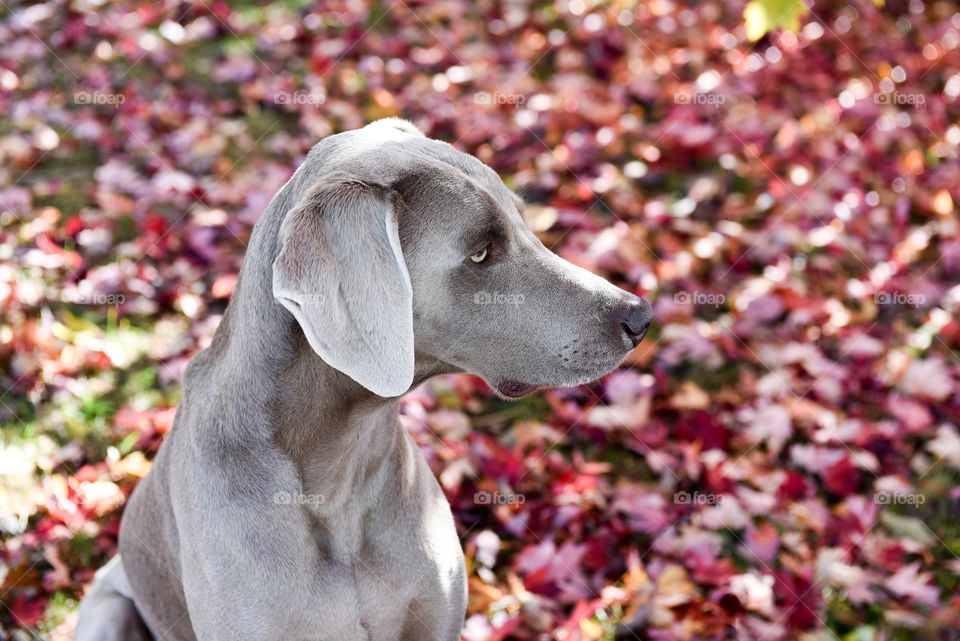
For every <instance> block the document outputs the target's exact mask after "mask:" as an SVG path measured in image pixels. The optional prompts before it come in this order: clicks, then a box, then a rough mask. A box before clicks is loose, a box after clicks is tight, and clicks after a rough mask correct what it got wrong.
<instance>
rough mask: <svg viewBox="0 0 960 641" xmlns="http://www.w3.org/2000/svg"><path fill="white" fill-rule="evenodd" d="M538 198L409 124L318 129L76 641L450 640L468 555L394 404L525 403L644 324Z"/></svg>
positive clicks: (595, 367)
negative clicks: (461, 393)
mask: <svg viewBox="0 0 960 641" xmlns="http://www.w3.org/2000/svg"><path fill="white" fill-rule="evenodd" d="M523 206H524V205H523V202H522V201H521V200H520V199H519V198H517V197H516V196H515V195H514V194H513V193H512V192H511V191H510V190H509V189H507V187H506V186H505V185H504V184H503V183H502V182H501V181H500V179H499V178H498V177H497V175H496V174H495V173H494V172H493V171H492V170H491V169H490V168H488V167H487V166H485V165H484V164H483V163H481V162H480V161H479V160H477V159H476V158H473V157H472V156H468V155H466V154H463V153H461V152H459V151H457V150H456V149H454V148H453V147H452V146H450V145H448V144H447V143H444V142H439V141H436V140H431V139H429V138H426V137H425V136H424V135H423V134H422V133H421V132H420V131H419V130H418V129H416V128H415V127H414V126H413V125H411V124H410V123H408V122H406V121H403V120H399V119H394V118H390V119H386V120H380V121H378V122H375V123H373V124H371V125H368V126H366V127H364V128H363V129H359V130H356V131H348V132H346V133H341V134H337V135H334V136H330V137H329V138H326V139H324V140H323V141H321V142H320V143H319V144H317V145H316V146H315V147H314V148H313V150H312V151H311V152H310V154H309V155H308V156H307V159H306V161H305V162H304V163H303V165H302V166H301V167H300V168H299V170H298V171H297V172H296V174H295V175H294V176H293V178H291V179H290V181H289V182H288V183H287V184H286V185H284V187H283V188H282V189H281V190H280V192H279V193H278V194H277V195H276V196H275V197H274V199H273V201H272V202H271V203H270V206H269V208H268V209H267V211H266V212H265V213H264V214H263V216H262V217H261V218H260V220H259V222H258V223H257V224H256V226H255V228H254V230H253V236H252V238H251V239H250V246H249V248H248V251H247V255H246V260H245V261H244V264H243V269H242V270H241V273H240V278H239V281H238V282H237V287H236V290H235V291H234V294H233V298H232V300H231V301H230V305H229V307H228V308H227V311H226V313H225V314H224V316H223V320H222V321H221V323H220V327H219V328H218V329H217V332H216V335H215V336H214V337H213V341H212V343H211V345H210V347H209V348H208V349H206V350H204V351H202V352H201V353H199V354H198V355H197V356H196V357H195V358H194V359H193V361H192V362H191V363H190V365H189V367H188V368H187V371H186V374H185V375H184V380H183V400H182V401H181V403H180V407H179V409H178V411H177V415H176V420H175V422H174V427H173V430H171V432H170V434H169V435H168V436H167V438H166V440H165V442H164V443H163V446H162V447H161V448H160V451H159V453H158V454H157V457H156V460H155V461H154V463H153V469H152V470H151V471H150V474H148V475H147V477H146V478H145V479H144V480H143V481H142V482H141V483H140V485H139V486H138V487H137V489H136V491H135V492H134V494H133V496H132V497H131V499H130V502H129V504H128V505H127V508H126V512H125V514H124V516H123V523H122V526H121V530H120V554H119V556H117V557H115V558H114V559H113V560H112V561H111V562H110V563H109V564H107V566H105V567H104V568H103V569H102V570H101V571H100V572H99V573H98V578H97V579H96V581H95V582H94V585H93V588H92V589H91V591H90V592H89V593H88V595H87V596H86V597H85V598H84V600H83V602H82V604H81V606H80V616H79V625H78V628H77V632H76V640H77V641H113V640H121V639H122V640H125V641H133V640H141V639H143V640H149V639H156V640H157V641H163V640H168V639H169V640H173V641H194V640H196V639H201V640H204V641H214V640H216V641H268V640H271V641H272V640H277V641H281V640H282V641H304V640H310V641H360V640H375V641H434V640H435V641H454V640H456V639H458V638H459V636H460V629H461V626H462V624H463V619H464V612H465V609H466V602H467V580H466V570H465V566H464V558H463V552H462V550H461V547H460V541H459V538H458V536H457V531H456V529H455V528H454V523H453V518H452V516H451V513H450V507H449V505H448V504H447V501H446V499H445V497H444V495H443V492H442V491H441V489H440V485H439V484H438V483H437V481H436V479H435V478H434V477H433V474H432V473H431V471H430V468H429V467H428V466H427V463H426V461H425V460H424V459H423V457H422V455H421V454H420V452H419V450H418V448H417V445H416V444H415V443H414V441H413V440H412V439H411V437H410V436H409V435H408V434H407V433H406V432H405V431H404V430H403V428H402V427H401V425H400V422H399V419H398V412H399V405H400V396H402V395H403V394H404V393H405V392H407V391H408V390H410V389H411V388H412V387H414V386H416V385H418V384H420V383H422V382H423V381H425V380H427V379H428V378H430V377H431V376H435V375H437V374H445V373H454V372H472V373H474V374H477V375H479V376H481V377H483V379H484V380H486V381H487V382H488V383H489V384H490V386H491V387H492V388H493V389H495V390H497V391H498V393H499V394H500V395H502V396H504V397H511V398H515V397H520V396H524V395H526V394H528V393H530V392H532V391H533V390H535V389H537V388H540V387H550V386H573V385H579V384H581V383H585V382H587V381H591V380H594V379H596V378H598V377H600V376H602V375H603V374H605V373H607V372H609V371H611V370H613V369H614V368H616V367H617V366H618V365H619V364H620V363H621V361H622V360H623V359H624V357H625V356H626V355H627V354H628V353H629V352H630V350H632V349H633V348H634V347H635V346H636V345H637V343H639V342H640V341H641V340H642V339H643V337H644V335H645V334H646V332H647V328H648V326H649V324H650V320H651V317H652V311H651V308H650V306H649V305H648V304H647V303H646V302H645V301H643V300H641V299H640V298H637V297H636V296H633V295H632V294H630V293H628V292H626V291H623V290H621V289H618V288H616V287H614V286H613V285H611V284H610V283H608V282H607V281H605V280H603V279H602V278H599V277H598V276H595V275H594V274H591V273H590V272H588V271H587V270H584V269H582V268H580V267H577V266H575V265H573V264H571V263H569V262H567V261H564V260H562V259H561V258H559V257H558V256H556V255H554V254H553V253H551V252H550V251H549V250H547V249H546V248H545V247H544V246H543V245H542V244H541V243H540V242H539V240H537V238H536V237H535V236H534V235H533V233H531V232H530V230H529V229H527V227H526V226H525V225H524V222H523V218H522V215H521V212H522V209H523ZM121 559H122V560H121Z"/></svg>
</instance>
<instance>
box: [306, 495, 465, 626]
mask: <svg viewBox="0 0 960 641" xmlns="http://www.w3.org/2000/svg"><path fill="white" fill-rule="evenodd" d="M431 480H432V479H431ZM437 489H438V490H439V488H437ZM419 507H420V511H421V513H420V514H419V515H418V517H417V518H415V519H404V520H403V522H402V523H398V522H393V523H385V522H383V520H381V519H373V521H372V522H370V521H367V522H361V523H357V524H351V523H350V522H349V521H344V520H342V519H341V520H338V521H337V522H336V524H335V525H331V526H328V527H320V528H317V529H316V530H315V531H314V541H315V543H316V545H317V551H318V556H319V558H320V559H321V563H322V564H324V565H325V566H326V567H324V568H322V569H321V572H320V577H323V578H321V579H319V580H320V581H322V584H321V585H320V586H319V588H320V591H321V592H322V593H325V594H330V593H331V592H335V593H337V595H338V596H337V597H336V600H337V602H338V603H344V604H350V606H348V607H347V608H345V611H344V614H345V615H346V620H344V621H343V622H342V623H343V624H344V626H345V628H346V629H352V630H354V631H355V633H354V634H356V635H357V637H356V638H361V639H362V638H366V639H370V640H375V641H404V640H406V639H411V640H413V639H416V640H417V641H422V639H424V638H430V639H439V640H440V641H446V639H456V638H458V636H459V629H460V625H461V624H462V622H463V613H464V608H465V605H466V602H465V599H466V571H465V566H464V559H463V552H462V549H461V546H460V540H459V537H458V536H457V534H456V529H455V527H454V524H453V519H452V516H451V514H450V508H449V506H448V504H447V503H446V500H445V499H443V497H442V494H440V493H439V492H438V493H437V495H434V496H432V497H430V498H429V499H427V500H426V501H424V503H422V504H421V505H420V506H419ZM332 577H336V579H335V582H331V578H332ZM344 595H349V597H348V598H346V599H344V598H343V596H344ZM344 638H349V637H347V636H345V637H344Z"/></svg>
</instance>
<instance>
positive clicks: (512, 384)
mask: <svg viewBox="0 0 960 641" xmlns="http://www.w3.org/2000/svg"><path fill="white" fill-rule="evenodd" d="M539 387H540V386H539V385H530V384H529V383H521V382H519V381H501V382H500V383H498V384H497V391H499V392H500V393H501V394H503V395H504V396H507V397H509V398H520V397H521V396H526V395H527V394H529V393H530V392H532V391H534V390H536V389H538V388H539Z"/></svg>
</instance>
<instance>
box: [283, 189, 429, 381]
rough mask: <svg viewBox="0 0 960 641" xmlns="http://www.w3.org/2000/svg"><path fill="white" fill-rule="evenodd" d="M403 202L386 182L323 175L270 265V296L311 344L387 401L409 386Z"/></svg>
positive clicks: (287, 226) (409, 304)
mask: <svg viewBox="0 0 960 641" xmlns="http://www.w3.org/2000/svg"><path fill="white" fill-rule="evenodd" d="M397 204H398V197H397V196H396V194H395V193H394V192H393V191H391V190H390V189H389V188H387V187H384V186H381V185H374V184H369V183H366V182H362V181H359V180H355V179H352V178H349V177H346V176H330V177H327V178H326V179H324V180H323V181H322V182H321V183H319V184H317V185H315V186H314V187H312V188H311V189H310V190H309V191H308V192H307V194H306V195H305V196H304V197H303V199H302V200H301V201H300V202H299V203H298V204H297V205H296V206H295V208H294V209H293V210H292V211H290V212H289V213H288V214H287V217H286V219H285V220H284V222H283V225H282V228H281V231H280V241H281V243H282V247H281V249H280V252H279V254H278V255H277V258H276V259H275V260H274V262H273V296H274V298H275V299H276V300H277V302H278V303H280V304H281V305H283V306H284V307H285V308H286V309H287V310H289V311H290V313H291V314H293V316H294V318H295V319H296V320H297V323H299V325H300V328H301V329H302V330H303V333H304V335H306V337H307V341H308V342H309V343H310V346H311V347H312V348H313V350H314V351H315V352H316V353H317V354H318V355H319V356H320V358H322V359H323V360H324V361H325V362H326V363H327V364H328V365H330V366H331V367H333V368H335V369H338V370H340V371H341V372H343V373H345V374H347V375H348V376H349V377H350V378H352V379H353V380H355V381H356V382H357V383H359V384H361V385H363V386H364V387H365V388H367V389H368V390H370V391H371V392H373V393H375V394H377V395H379V396H383V397H392V396H399V395H401V394H403V393H404V392H406V391H407V390H408V389H409V388H410V385H411V384H412V383H413V290H412V288H411V286H410V275H409V274H408V273H407V267H406V264H405V263H404V262H403V254H402V253H401V251H400V239H399V236H398V233H397V209H398V207H397Z"/></svg>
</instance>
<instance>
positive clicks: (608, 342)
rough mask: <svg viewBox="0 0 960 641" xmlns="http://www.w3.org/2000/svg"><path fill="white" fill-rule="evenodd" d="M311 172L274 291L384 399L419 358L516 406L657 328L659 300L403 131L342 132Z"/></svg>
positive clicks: (320, 348) (284, 236)
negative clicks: (564, 246) (542, 233)
mask: <svg viewBox="0 0 960 641" xmlns="http://www.w3.org/2000/svg"><path fill="white" fill-rule="evenodd" d="M307 165H311V166H310V168H309V170H308V171H309V173H310V177H309V178H308V179H307V180H308V182H309V183H310V187H309V188H308V189H307V190H306V193H305V194H304V195H303V196H302V197H301V198H300V200H299V202H298V203H297V205H296V206H295V207H294V208H293V209H292V210H291V211H290V212H289V213H287V215H286V218H285V219H284V222H283V225H282V228H281V232H280V241H281V249H280V251H279V253H278V255H277V257H276V259H275V261H274V263H273V294H274V297H275V298H276V300H277V302H279V303H280V304H281V305H283V306H284V307H285V308H286V309H287V310H288V311H290V312H291V313H292V314H293V316H294V318H295V319H296V321H297V322H298V323H299V325H300V327H301V329H302V330H303V333H304V335H305V336H306V338H307V341H308V342H309V344H310V346H311V347H312V348H313V350H314V351H316V353H317V354H318V355H319V356H320V357H321V358H322V359H323V360H324V361H325V362H326V363H327V364H328V365H330V366H332V367H334V368H336V369H338V370H340V371H342V372H344V373H346V374H347V375H349V376H350V377H351V378H352V379H353V380H355V381H356V382H357V383H359V384H360V385H362V386H364V387H365V388H367V389H369V390H370V391H372V392H374V393H375V394H378V395H380V396H384V397H392V396H399V395H400V394H403V393H404V392H406V391H407V390H408V389H409V388H410V386H411V385H412V384H413V382H414V372H415V366H416V364H418V362H419V364H422V365H423V368H424V369H426V370H435V371H465V372H471V373H474V374H477V375H479V376H481V377H483V378H484V379H485V380H486V381H487V382H488V383H489V384H490V385H491V387H493V388H494V389H496V390H498V392H499V393H500V394H502V395H504V396H509V397H517V396H522V395H524V394H526V393H529V392H530V391H532V390H534V389H536V388H538V387H557V386H573V385H579V384H581V383H585V382H588V381H591V380H594V379H596V378H598V377H600V376H602V375H603V374H606V373H607V372H609V371H611V370H612V369H614V368H615V367H617V365H619V364H620V362H621V361H622V360H623V358H624V357H625V356H626V355H627V354H628V353H629V352H630V351H631V350H632V349H633V348H634V347H635V346H636V345H637V343H639V342H640V341H641V340H642V339H643V337H644V335H645V334H646V332H647V328H648V327H649V325H650V321H651V318H652V311H651V309H650V305H649V304H647V303H646V302H645V301H644V300H642V299H640V298H638V297H636V296H634V295H632V294H630V293H628V292H626V291H624V290H622V289H619V288H617V287H614V286H613V285H611V284H610V283H608V282H607V281H606V280H604V279H602V278H600V277H598V276H596V275H594V274H592V273H590V272H589V271H587V270H585V269H582V268H580V267H577V266H576V265H573V264H571V263H569V262H567V261H565V260H563V259H561V258H560V257H558V256H556V255H555V254H553V253H552V252H550V251H549V250H548V249H546V248H545V247H544V246H543V244H541V243H540V241H539V240H538V239H537V238H536V236H534V235H533V233H532V232H531V231H530V230H529V229H528V228H527V226H526V225H525V224H524V221H523V216H522V211H523V206H524V204H523V202H522V201H521V200H520V199H519V198H517V197H516V196H515V195H514V194H513V193H512V192H511V191H510V190H509V189H508V188H507V187H506V186H505V185H504V184H503V182H502V181H501V180H500V179H499V178H498V177H497V175H496V174H495V173H494V172H493V171H492V170H491V169H490V168H489V167H487V166H485V165H484V164H483V163H481V162H480V161H479V160H477V159H476V158H473V157H472V156H469V155H467V154H463V153H461V152H458V151H456V150H455V149H454V148H453V147H451V146H450V145H448V144H446V143H443V142H439V141H436V140H430V139H428V138H426V137H424V136H423V134H422V133H420V132H419V131H418V130H417V129H416V128H414V127H413V126H412V125H410V124H409V123H406V122H405V121H401V120H396V119H388V120H383V121H378V122H376V123H373V124H371V125H368V126H367V127H364V128H363V129H359V130H356V131H352V132H347V133H345V134H339V135H337V136H331V137H330V138H328V139H326V140H324V141H323V142H321V143H320V144H319V145H318V146H317V147H316V148H315V149H314V151H313V152H311V157H310V159H309V160H308V161H307V163H306V164H305V167H304V168H302V169H301V171H304V170H305V169H306V166H307ZM298 173H299V172H298Z"/></svg>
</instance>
